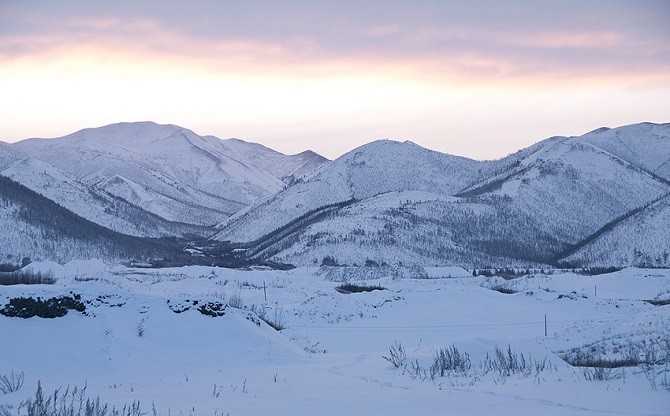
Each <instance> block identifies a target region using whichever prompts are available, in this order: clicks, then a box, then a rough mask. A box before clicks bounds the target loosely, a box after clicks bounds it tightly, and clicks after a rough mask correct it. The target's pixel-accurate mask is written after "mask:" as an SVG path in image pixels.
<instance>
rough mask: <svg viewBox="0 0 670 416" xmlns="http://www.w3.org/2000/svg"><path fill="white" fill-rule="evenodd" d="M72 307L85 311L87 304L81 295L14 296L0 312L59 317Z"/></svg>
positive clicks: (23, 315)
mask: <svg viewBox="0 0 670 416" xmlns="http://www.w3.org/2000/svg"><path fill="white" fill-rule="evenodd" d="M70 309H72V310H75V311H78V312H84V311H85V310H86V306H85V305H84V304H83V303H82V302H81V295H76V294H74V295H72V297H70V296H61V297H57V298H50V299H47V300H42V299H41V298H37V300H35V299H33V298H14V299H10V300H9V304H7V305H5V307H4V308H2V309H0V314H2V315H5V316H8V317H12V318H13V317H18V318H32V317H33V316H39V317H40V318H59V317H61V316H65V315H66V314H67V313H68V311H69V310H70Z"/></svg>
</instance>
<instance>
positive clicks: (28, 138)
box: [0, 120, 670, 162]
mask: <svg viewBox="0 0 670 416" xmlns="http://www.w3.org/2000/svg"><path fill="white" fill-rule="evenodd" d="M140 123H153V124H156V125H159V126H175V127H179V128H183V129H186V130H190V131H192V132H193V133H195V134H196V135H198V136H200V137H206V136H210V137H215V138H216V139H218V140H222V141H225V140H241V141H243V142H247V143H254V144H259V145H261V146H264V147H266V148H269V149H271V150H274V151H278V152H280V153H283V154H286V155H297V154H300V153H303V152H307V151H312V152H314V153H317V154H318V155H319V156H322V157H325V158H326V159H328V160H330V161H333V160H335V159H338V158H339V157H341V156H344V155H345V154H347V153H349V152H351V151H353V150H356V149H357V148H359V147H363V146H366V145H368V144H370V143H373V142H377V141H383V140H390V141H394V142H399V143H404V142H412V143H414V144H416V145H418V146H421V147H423V148H425V149H427V150H430V151H436V152H439V153H444V154H449V155H451V156H458V157H464V158H468V159H473V160H477V161H480V162H486V161H493V160H499V159H503V158H505V157H507V156H509V155H511V154H514V153H516V152H518V151H520V150H523V149H525V148H526V147H528V146H532V145H534V144H536V143H540V142H542V141H544V140H547V139H550V138H553V137H580V136H583V135H585V134H589V133H592V132H595V131H597V130H601V129H607V130H612V129H618V128H621V127H628V126H633V125H638V124H653V125H664V124H670V122H664V123H654V122H650V121H642V122H639V123H633V124H627V125H622V126H600V127H596V128H593V129H591V130H589V131H586V132H584V133H581V134H577V135H569V136H562V135H551V136H547V137H544V138H541V139H538V140H536V141H535V142H532V143H530V144H529V145H528V146H524V147H520V148H517V149H512V150H510V151H509V152H508V153H506V154H504V155H502V156H499V157H496V158H493V159H491V158H486V159H484V158H476V157H472V156H466V155H459V154H454V153H446V152H442V151H441V150H438V149H431V148H429V147H426V146H423V145H422V144H420V143H417V142H415V141H413V140H395V139H387V138H383V139H375V140H370V141H368V142H365V143H361V144H357V145H356V146H355V147H352V148H350V149H347V150H345V151H344V152H343V153H342V154H339V155H337V156H336V157H334V158H331V157H328V156H326V155H323V154H322V153H319V152H318V151H316V150H314V149H302V150H299V151H298V152H295V153H284V152H281V151H280V150H278V149H275V148H273V147H271V146H268V145H266V144H265V143H260V142H254V141H249V140H245V139H243V138H239V137H226V138H223V137H218V136H215V135H212V134H200V133H199V132H197V131H195V130H193V129H191V128H189V127H186V126H180V125H177V124H174V123H166V124H163V123H157V122H155V121H151V120H144V121H119V122H116V123H111V124H106V125H104V126H97V127H84V128H80V129H78V130H76V131H73V132H71V133H68V134H66V135H63V136H58V137H27V138H25V139H21V140H17V141H15V142H7V141H4V140H0V141H2V142H4V143H6V144H10V145H11V144H15V143H19V142H22V141H25V140H57V139H61V138H63V137H67V136H70V135H72V134H76V133H78V132H80V131H83V130H96V129H101V128H105V127H111V126H114V125H118V124H140Z"/></svg>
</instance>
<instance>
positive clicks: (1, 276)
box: [0, 270, 56, 286]
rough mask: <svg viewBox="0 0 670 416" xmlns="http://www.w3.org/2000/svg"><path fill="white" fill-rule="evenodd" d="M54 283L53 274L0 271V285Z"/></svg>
mask: <svg viewBox="0 0 670 416" xmlns="http://www.w3.org/2000/svg"><path fill="white" fill-rule="evenodd" d="M55 282H56V279H54V277H53V273H42V272H37V273H34V272H32V271H30V270H28V271H25V270H19V271H12V272H2V271H0V285H2V286H11V285H52V284H54V283H55Z"/></svg>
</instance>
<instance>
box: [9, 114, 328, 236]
mask: <svg viewBox="0 0 670 416" xmlns="http://www.w3.org/2000/svg"><path fill="white" fill-rule="evenodd" d="M238 142H239V143H238ZM238 142H235V144H234V145H227V144H226V143H227V141H223V140H219V139H217V138H215V137H212V136H207V137H201V136H198V135H196V134H195V133H193V132H192V131H190V130H187V129H184V128H181V127H178V126H173V125H158V124H155V123H150V122H143V123H119V124H113V125H109V126H105V127H100V128H95V129H85V130H81V131H79V132H76V133H74V134H71V135H68V136H65V137H61V138H57V139H29V140H25V141H22V142H19V143H16V144H14V145H12V146H11V147H12V148H13V150H14V151H15V153H17V154H18V156H15V157H14V165H13V166H9V167H7V168H6V169H4V170H3V172H2V174H4V175H7V176H10V177H12V178H14V179H15V180H17V181H19V182H21V183H23V184H24V185H26V186H28V187H30V188H31V189H33V190H35V191H37V192H40V193H42V194H43V195H45V196H47V197H49V198H51V199H53V200H54V201H56V202H58V203H60V204H62V205H63V206H65V207H67V208H68V209H70V210H72V211H74V212H77V213H79V214H80V215H82V216H84V217H86V218H88V219H90V220H91V221H95V222H98V223H100V224H102V225H105V226H107V227H110V228H113V229H115V230H117V231H121V232H125V233H128V234H135V235H152V236H153V235H156V234H157V233H158V234H160V235H164V234H173V235H174V234H184V233H187V232H188V233H193V232H196V233H197V232H202V231H198V228H196V227H187V226H185V225H184V224H190V225H195V226H212V225H214V224H216V223H218V222H220V221H221V220H222V219H225V218H226V217H228V216H230V215H231V214H233V213H234V212H236V211H238V210H240V209H241V208H243V207H245V206H247V205H249V204H251V203H252V202H253V201H255V200H256V199H258V198H261V197H264V196H267V195H270V194H272V193H275V192H278V191H279V190H281V189H282V188H283V187H284V186H285V185H286V184H285V183H284V182H283V181H282V179H281V178H279V177H276V176H274V175H273V174H272V173H270V172H268V171H267V170H265V169H264V168H263V167H262V165H257V164H256V163H259V162H260V161H262V159H263V158H262V157H257V158H256V160H255V162H252V161H250V159H249V158H252V156H253V155H254V153H255V152H260V151H261V150H259V149H260V148H261V147H262V146H260V145H254V144H252V143H246V142H241V141H238ZM272 152H274V151H272V150H270V149H267V148H263V149H262V152H261V153H272ZM274 153H275V154H274V156H273V157H274V159H275V160H276V163H275V164H276V165H282V166H284V170H283V171H282V172H281V173H282V174H285V175H287V176H290V175H292V174H294V173H300V174H302V173H303V172H306V171H309V170H310V169H312V168H316V167H318V166H320V165H321V164H323V163H325V159H323V158H321V157H319V156H318V155H316V154H314V155H313V157H311V158H305V157H304V155H296V156H286V155H282V154H279V153H277V152H274ZM282 161H283V163H281V162H282ZM288 162H291V163H288ZM293 168H295V171H292V170H291V169H293ZM40 178H41V179H40ZM54 183H59V184H61V186H60V188H61V189H53V188H52V185H53V184H54ZM120 205H121V206H123V207H122V209H121V211H123V212H130V211H134V212H133V213H132V215H130V214H129V215H126V216H125V217H124V216H123V215H121V216H119V215H117V214H116V212H117V211H119V208H118V206H120ZM152 217H153V219H152ZM160 221H162V222H163V225H161V226H158V227H157V226H156V224H157V222H160Z"/></svg>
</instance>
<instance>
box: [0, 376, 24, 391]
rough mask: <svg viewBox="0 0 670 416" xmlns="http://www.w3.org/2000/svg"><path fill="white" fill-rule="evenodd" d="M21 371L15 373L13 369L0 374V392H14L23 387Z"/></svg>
mask: <svg viewBox="0 0 670 416" xmlns="http://www.w3.org/2000/svg"><path fill="white" fill-rule="evenodd" d="M23 379H24V374H23V371H22V372H20V373H19V374H15V373H14V372H13V371H12V372H11V373H9V374H3V375H0V393H2V394H8V393H14V392H15V391H17V390H20V389H21V387H23Z"/></svg>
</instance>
